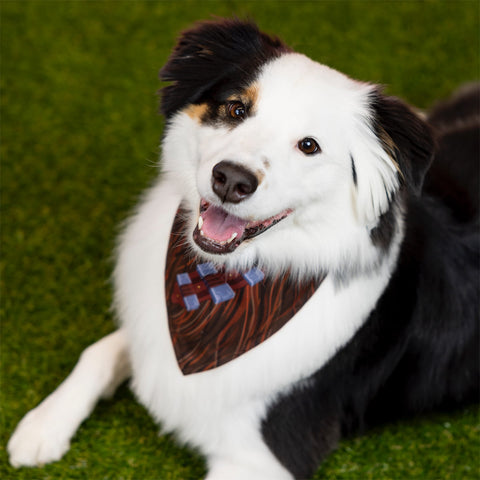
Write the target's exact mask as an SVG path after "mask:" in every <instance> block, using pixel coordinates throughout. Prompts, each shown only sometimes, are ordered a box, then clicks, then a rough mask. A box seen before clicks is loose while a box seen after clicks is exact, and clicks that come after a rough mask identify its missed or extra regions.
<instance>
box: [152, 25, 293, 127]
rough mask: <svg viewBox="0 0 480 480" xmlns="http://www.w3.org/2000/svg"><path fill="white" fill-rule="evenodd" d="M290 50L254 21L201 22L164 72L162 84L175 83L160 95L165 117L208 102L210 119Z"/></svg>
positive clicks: (181, 43)
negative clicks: (259, 28)
mask: <svg viewBox="0 0 480 480" xmlns="http://www.w3.org/2000/svg"><path fill="white" fill-rule="evenodd" d="M289 51H290V49H289V48H288V47H287V46H286V45H284V44H283V43H282V42H281V41H280V40H278V39H276V38H273V37H270V36H268V35H266V34H265V33H262V32H260V31H259V30H258V27H257V26H256V25H255V24H254V23H251V22H244V21H240V20H222V21H220V22H202V23H199V24H197V25H196V26H195V27H194V28H193V29H191V30H187V31H186V32H184V33H183V34H182V35H181V36H180V39H179V41H178V43H177V46H176V47H175V49H174V51H173V53H172V55H171V57H170V59H169V60H168V62H167V64H166V65H165V66H164V67H163V68H162V70H161V71H160V78H161V79H162V80H165V81H169V82H173V83H172V84H171V85H169V86H167V87H165V88H164V89H163V91H162V101H161V107H160V108H161V112H162V113H163V114H164V115H165V116H166V117H167V119H168V118H169V117H171V116H172V115H173V114H175V113H176V112H178V111H179V110H181V109H183V108H185V107H186V106H188V105H190V104H202V103H207V104H208V106H209V108H208V109H207V112H206V115H207V117H208V115H210V116H212V115H214V114H215V112H217V111H218V108H219V107H220V106H221V105H223V104H224V103H225V102H226V101H227V99H229V98H231V97H232V95H238V94H239V93H240V92H241V91H243V90H245V89H246V88H247V87H248V86H249V85H251V84H252V83H253V81H254V80H255V78H256V76H257V74H258V72H259V69H260V67H261V66H262V65H264V64H265V63H266V62H268V61H269V60H272V59H274V58H277V57H279V56H280V55H282V54H283V53H286V52H289ZM207 119H208V118H207Z"/></svg>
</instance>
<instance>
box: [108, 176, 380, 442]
mask: <svg viewBox="0 0 480 480" xmlns="http://www.w3.org/2000/svg"><path fill="white" fill-rule="evenodd" d="M180 200H181V197H180V195H179V194H178V192H177V191H176V190H175V188H174V187H173V185H172V183H167V182H166V181H164V182H161V183H159V184H158V185H157V186H155V187H154V188H153V189H152V190H150V192H149V193H148V195H147V197H146V200H145V201H144V203H143V204H142V205H141V208H140V209H139V211H138V213H137V215H136V216H134V218H133V220H132V221H131V223H130V225H129V226H128V228H127V230H126V232H125V234H124V236H123V238H122V239H121V244H120V248H119V259H118V264H117V268H116V271H115V283H116V307H117V312H118V315H119V317H120V322H121V325H122V327H123V328H125V329H126V331H127V336H128V338H129V341H130V354H131V361H132V366H133V384H132V386H133V389H134V391H135V393H136V394H137V396H138V397H139V399H140V401H141V402H142V403H143V404H144V405H145V406H146V407H147V408H148V409H149V411H150V412H151V414H152V415H153V416H154V417H155V419H156V420H157V421H159V422H161V424H162V426H163V427H164V428H165V429H166V430H168V431H170V430H175V431H177V433H179V434H180V437H181V438H182V439H183V440H185V441H188V442H191V443H193V444H195V445H200V444H201V445H202V447H203V448H204V449H206V450H208V448H209V445H210V446H211V448H212V449H213V448H216V447H218V444H219V442H221V439H222V437H223V435H222V431H223V430H225V429H228V428H232V422H238V423H239V424H240V425H245V426H246V425H249V426H250V427H253V428H256V427H258V423H259V421H260V420H261V418H262V416H263V415H264V413H265V409H266V407H267V405H268V403H269V402H270V401H271V400H272V399H273V398H274V397H275V395H277V394H278V393H279V392H282V391H285V390H288V389H289V387H290V386H292V385H293V384H295V383H296V382H298V381H300V380H302V379H305V378H307V377H308V376H310V375H311V374H312V373H313V372H315V371H316V370H318V369H319V368H320V367H321V366H322V365H323V364H325V362H326V361H327V360H328V359H329V358H331V357H332V355H334V354H335V352H336V351H337V350H338V349H339V348H340V347H341V346H342V345H344V344H345V343H346V342H347V341H348V340H349V339H350V338H351V337H352V335H353V334H354V333H355V331H356V330H357V329H358V327H359V326H360V325H361V324H362V322H363V321H364V319H365V318H366V317H367V315H368V314H369V312H370V311H371V310H372V308H373V307H374V305H375V302H376V299H377V298H378V296H379V295H380V293H381V291H382V290H383V289H384V288H385V285H386V283H387V281H388V274H387V273H386V271H387V266H385V267H384V268H385V270H382V269H380V271H379V273H376V274H372V275H370V276H368V277H363V278H361V280H355V281H352V282H351V283H350V284H349V285H348V286H347V287H345V288H342V289H336V288H335V286H334V284H333V282H332V280H331V279H330V278H329V277H327V278H326V280H325V281H324V282H323V283H322V285H321V287H320V288H319V289H318V290H317V292H316V293H315V294H314V295H313V297H312V298H311V299H310V300H309V301H308V302H307V304H306V305H305V306H304V307H303V308H302V309H301V311H300V312H299V313H298V314H297V315H296V316H295V317H294V318H293V319H291V320H290V321H289V322H288V323H287V324H286V325H285V326H284V327H283V328H282V329H281V330H280V331H278V332H277V333H276V334H275V335H273V336H272V337H271V338H269V339H268V340H267V341H265V342H264V343H262V344H261V345H259V346H257V347H255V348H254V349H252V350H250V351H249V352H247V353H245V354H243V355H242V356H240V357H239V358H237V359H236V360H234V361H232V362H229V363H227V364H225V365H223V366H221V367H218V368H215V369H213V370H209V371H206V372H202V373H196V374H192V375H186V376H185V375H183V374H182V373H181V371H180V369H179V367H178V365H177V361H176V358H175V354H174V351H173V347H172V344H171V340H170V334H169V330H168V320H167V314H166V305H165V294H164V270H165V256H166V250H167V244H168V239H169V235H170V230H171V225H172V222H173V218H174V216H175V213H176V210H177V208H178V205H179V203H180ZM272 248H274V246H273V245H272ZM236 428H238V425H237V427H236ZM245 428H246V427H245Z"/></svg>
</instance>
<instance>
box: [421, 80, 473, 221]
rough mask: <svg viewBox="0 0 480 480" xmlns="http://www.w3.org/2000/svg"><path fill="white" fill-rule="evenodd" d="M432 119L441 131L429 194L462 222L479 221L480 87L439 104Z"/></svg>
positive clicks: (429, 177) (428, 180)
mask: <svg viewBox="0 0 480 480" xmlns="http://www.w3.org/2000/svg"><path fill="white" fill-rule="evenodd" d="M428 120H429V122H430V124H431V125H433V127H434V128H435V130H436V132H437V142H438V145H437V152H436V156H435V160H434V162H433V165H432V167H431V169H430V171H429V172H428V174H427V177H426V180H425V188H424V191H425V193H428V194H431V195H433V196H435V197H437V198H440V199H441V200H442V201H443V202H445V203H446V204H447V205H448V206H449V207H450V208H451V210H452V212H453V213H454V215H455V218H456V219H457V220H458V221H460V222H469V221H475V220H476V221H478V220H479V205H480V194H479V192H480V185H479V181H480V171H479V170H480V168H479V167H480V84H473V85H468V86H466V87H464V88H462V89H461V90H459V91H458V93H457V94H456V95H454V96H453V97H452V98H451V99H450V100H448V101H446V102H443V103H440V104H438V105H437V106H436V107H435V108H434V109H433V110H432V112H431V113H430V115H429V117H428Z"/></svg>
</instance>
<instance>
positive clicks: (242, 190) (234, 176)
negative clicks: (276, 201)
mask: <svg viewBox="0 0 480 480" xmlns="http://www.w3.org/2000/svg"><path fill="white" fill-rule="evenodd" d="M257 187H258V180H257V177H256V176H255V175H254V174H253V173H252V172H250V171H249V170H247V169H246V168H245V167H242V166H240V165H236V164H235V163H232V162H229V161H228V160H223V161H222V162H220V163H217V164H216V165H215V166H214V167H213V170H212V188H213V191H214V192H215V193H216V194H217V195H218V197H219V198H220V199H221V200H222V202H230V203H239V202H241V201H242V200H245V199H246V198H247V197H249V196H250V195H251V194H252V193H253V192H255V190H256V189H257Z"/></svg>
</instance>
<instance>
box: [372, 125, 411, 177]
mask: <svg viewBox="0 0 480 480" xmlns="http://www.w3.org/2000/svg"><path fill="white" fill-rule="evenodd" d="M378 136H379V139H380V141H381V142H382V147H383V149H384V150H385V152H386V153H387V155H388V156H389V157H390V160H391V161H392V163H393V166H394V167H395V169H396V170H397V172H398V173H399V174H400V176H401V177H402V179H403V180H405V176H404V175H403V172H402V171H401V169H400V166H399V165H398V163H397V160H396V155H395V150H398V149H397V146H396V145H395V142H394V141H393V139H392V137H390V135H389V134H388V133H387V132H386V131H385V130H384V129H383V128H382V127H379V135H378Z"/></svg>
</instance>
